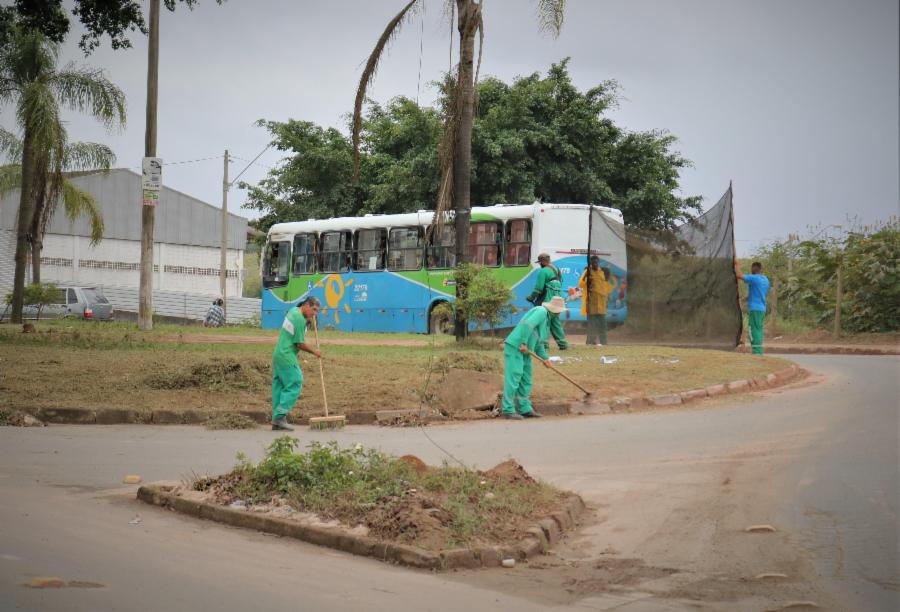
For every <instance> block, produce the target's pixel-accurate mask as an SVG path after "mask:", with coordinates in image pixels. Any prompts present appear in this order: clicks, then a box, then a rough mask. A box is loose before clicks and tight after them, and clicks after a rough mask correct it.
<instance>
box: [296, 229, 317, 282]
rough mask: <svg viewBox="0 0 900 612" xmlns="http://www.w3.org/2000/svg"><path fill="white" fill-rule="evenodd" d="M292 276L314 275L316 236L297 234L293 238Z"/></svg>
mask: <svg viewBox="0 0 900 612" xmlns="http://www.w3.org/2000/svg"><path fill="white" fill-rule="evenodd" d="M292 269H293V274H294V276H299V275H301V274H315V272H316V235H315V234H297V235H296V236H294V264H293V266H292Z"/></svg>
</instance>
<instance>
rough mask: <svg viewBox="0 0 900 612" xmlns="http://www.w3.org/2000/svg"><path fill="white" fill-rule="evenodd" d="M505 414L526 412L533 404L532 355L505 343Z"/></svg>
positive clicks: (530, 409)
mask: <svg viewBox="0 0 900 612" xmlns="http://www.w3.org/2000/svg"><path fill="white" fill-rule="evenodd" d="M503 361H504V368H503V414H512V413H514V412H518V413H519V414H526V413H528V412H531V411H533V410H534V408H533V407H532V406H531V399H530V396H531V355H529V354H528V353H522V352H520V351H519V348H518V347H516V346H512V345H510V344H504V345H503Z"/></svg>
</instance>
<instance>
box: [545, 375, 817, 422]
mask: <svg viewBox="0 0 900 612" xmlns="http://www.w3.org/2000/svg"><path fill="white" fill-rule="evenodd" d="M804 375H806V371H805V370H803V369H801V368H800V367H799V366H797V365H796V364H792V365H791V366H790V367H788V368H784V369H782V370H778V371H777V372H774V373H772V374H767V375H766V376H761V377H759V378H754V379H753V380H746V379H742V380H732V381H729V382H726V383H721V384H717V385H710V386H708V387H703V388H694V389H688V390H686V391H681V392H680V393H666V394H662V395H650V396H646V397H614V398H603V399H590V400H589V401H585V402H570V403H569V404H568V406H569V413H570V414H605V413H607V412H627V411H629V410H632V409H634V408H642V407H646V406H650V407H665V406H678V405H681V404H688V403H691V402H696V401H699V400H703V399H706V398H708V397H717V396H720V395H728V394H737V393H749V392H751V391H760V390H763V389H773V388H775V387H780V386H783V385H786V384H788V383H791V382H793V381H795V380H797V379H798V378H800V377H802V376H804ZM535 409H536V410H537V411H538V412H541V413H545V407H544V406H543V405H541V404H539V403H537V402H535ZM547 414H550V413H547Z"/></svg>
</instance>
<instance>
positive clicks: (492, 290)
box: [453, 263, 513, 332]
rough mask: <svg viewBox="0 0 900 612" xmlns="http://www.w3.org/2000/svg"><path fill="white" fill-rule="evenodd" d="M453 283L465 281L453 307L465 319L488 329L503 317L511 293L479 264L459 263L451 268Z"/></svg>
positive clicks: (492, 327) (491, 328) (493, 326)
mask: <svg viewBox="0 0 900 612" xmlns="http://www.w3.org/2000/svg"><path fill="white" fill-rule="evenodd" d="M453 279H454V280H455V281H456V284H457V285H459V284H460V283H465V285H466V293H465V295H463V296H458V297H457V299H456V301H455V302H454V303H453V306H454V308H455V309H456V311H457V312H458V313H460V314H462V316H463V319H465V320H466V321H474V322H475V323H476V324H477V325H478V326H479V327H488V328H490V330H491V332H493V330H494V328H495V327H496V326H497V325H498V324H500V322H501V321H503V320H504V319H506V318H507V317H508V316H509V315H510V312H511V311H512V307H511V306H510V302H512V299H513V293H512V291H510V289H509V288H508V287H506V286H505V285H504V284H503V281H501V280H500V279H499V278H497V276H496V275H494V274H493V273H491V271H490V270H489V269H488V268H486V267H485V266H482V265H479V264H469V263H464V264H460V265H458V266H457V267H456V269H455V270H454V271H453Z"/></svg>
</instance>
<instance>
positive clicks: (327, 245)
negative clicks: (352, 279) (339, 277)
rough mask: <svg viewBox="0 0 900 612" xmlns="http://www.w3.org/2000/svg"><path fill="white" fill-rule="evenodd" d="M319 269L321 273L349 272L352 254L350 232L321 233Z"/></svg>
mask: <svg viewBox="0 0 900 612" xmlns="http://www.w3.org/2000/svg"><path fill="white" fill-rule="evenodd" d="M321 245H322V248H321V252H320V255H319V262H320V263H319V266H320V267H319V269H320V270H321V271H322V272H349V271H350V255H351V252H352V249H351V247H352V234H351V233H350V232H322V237H321Z"/></svg>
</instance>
